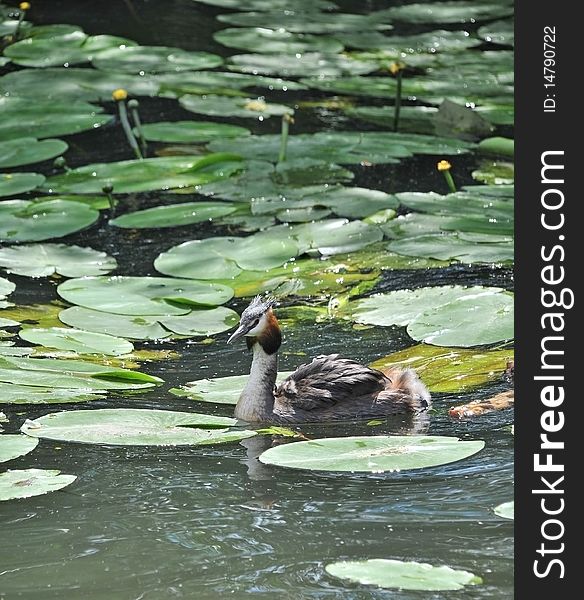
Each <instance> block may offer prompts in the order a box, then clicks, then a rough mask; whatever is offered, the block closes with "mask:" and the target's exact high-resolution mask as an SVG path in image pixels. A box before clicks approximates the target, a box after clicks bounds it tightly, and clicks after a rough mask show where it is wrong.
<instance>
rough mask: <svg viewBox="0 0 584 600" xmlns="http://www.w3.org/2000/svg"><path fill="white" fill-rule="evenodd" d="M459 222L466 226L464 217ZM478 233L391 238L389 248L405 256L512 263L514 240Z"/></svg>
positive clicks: (472, 262)
mask: <svg viewBox="0 0 584 600" xmlns="http://www.w3.org/2000/svg"><path fill="white" fill-rule="evenodd" d="M459 222H460V223H462V224H463V226H464V222H465V221H464V220H461V221H459ZM455 223H456V222H453V224H452V225H451V226H452V227H456V225H455ZM473 223H474V222H473ZM466 235H467V236H468V234H466ZM477 235H480V237H478V239H473V238H469V237H465V234H462V233H456V232H453V233H445V232H443V233H436V234H430V235H420V236H417V237H408V238H404V239H399V240H395V241H392V242H390V243H389V244H388V245H387V248H388V250H391V251H392V252H396V253H397V254H403V255H404V256H418V257H421V258H434V259H436V260H456V261H458V262H462V263H469V264H476V263H487V264H491V263H508V262H513V258H514V246H513V242H512V241H509V240H506V239H504V240H501V237H500V236H498V235H489V234H487V233H482V234H477ZM490 238H492V239H490Z"/></svg>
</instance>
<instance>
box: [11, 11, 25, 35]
mask: <svg viewBox="0 0 584 600" xmlns="http://www.w3.org/2000/svg"><path fill="white" fill-rule="evenodd" d="M25 15H26V11H24V10H22V9H21V10H20V11H19V13H18V22H17V23H16V27H15V29H14V34H13V36H14V41H15V42H18V40H19V38H20V26H21V25H22V22H23V21H24V17H25Z"/></svg>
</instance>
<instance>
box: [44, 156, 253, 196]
mask: <svg viewBox="0 0 584 600" xmlns="http://www.w3.org/2000/svg"><path fill="white" fill-rule="evenodd" d="M240 168H241V167H240V159H239V157H238V156H236V155H234V154H211V155H207V156H205V157H203V158H201V157H200V156H167V157H162V158H146V159H144V160H124V161H119V162H114V163H97V164H91V165H85V166H83V167H78V168H77V169H71V170H70V171H67V172H66V173H63V174H62V175H54V176H53V177H49V179H47V181H46V182H45V185H44V188H45V189H47V190H50V191H51V192H53V193H57V194H61V193H64V194H99V193H100V192H101V191H102V189H103V187H104V186H107V185H110V186H112V187H113V188H114V193H120V194H127V193H131V192H149V191H153V190H167V189H172V188H181V187H186V186H195V185H201V184H204V183H209V182H212V181H217V180H219V179H222V178H224V177H229V176H230V175H232V174H233V173H236V172H237V171H238V170H239V169H240Z"/></svg>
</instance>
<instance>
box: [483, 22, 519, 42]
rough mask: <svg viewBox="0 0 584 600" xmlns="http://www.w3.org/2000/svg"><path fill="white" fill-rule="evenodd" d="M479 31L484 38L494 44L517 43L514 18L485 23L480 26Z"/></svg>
mask: <svg viewBox="0 0 584 600" xmlns="http://www.w3.org/2000/svg"><path fill="white" fill-rule="evenodd" d="M477 33H478V35H479V37H481V38H482V39H483V40H485V41H486V42H491V43H492V44H502V45H505V46H514V45H515V23H514V22H513V20H512V19H503V20H501V21H494V22H493V23H489V24H487V25H483V26H482V27H479V29H478V31H477Z"/></svg>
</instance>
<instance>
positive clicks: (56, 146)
mask: <svg viewBox="0 0 584 600" xmlns="http://www.w3.org/2000/svg"><path fill="white" fill-rule="evenodd" d="M68 147H69V146H67V144H66V143H65V142H63V141H62V140H41V141H39V140H37V139H35V138H27V137H23V138H17V139H11V140H7V141H3V142H0V169H6V168H8V167H20V166H21V165H29V164H31V163H38V162H42V161H44V160H48V159H50V158H55V156H59V155H60V154H63V152H66V150H67V148H68Z"/></svg>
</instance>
